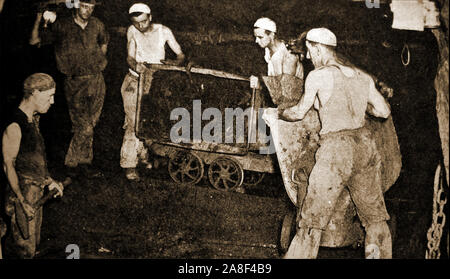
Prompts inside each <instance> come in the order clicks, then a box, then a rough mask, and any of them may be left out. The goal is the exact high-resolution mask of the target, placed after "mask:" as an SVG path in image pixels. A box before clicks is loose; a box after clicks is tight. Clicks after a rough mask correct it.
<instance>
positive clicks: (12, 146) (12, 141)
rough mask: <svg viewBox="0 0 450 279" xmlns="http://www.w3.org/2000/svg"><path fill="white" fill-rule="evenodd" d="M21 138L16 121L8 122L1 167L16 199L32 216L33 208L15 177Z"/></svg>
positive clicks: (3, 141) (3, 140) (3, 142)
mask: <svg viewBox="0 0 450 279" xmlns="http://www.w3.org/2000/svg"><path fill="white" fill-rule="evenodd" d="M21 139H22V132H21V130H20V127H19V125H18V124H17V123H12V124H10V125H9V126H8V127H7V128H6V130H5V132H4V133H3V137H2V154H3V169H4V171H5V174H6V177H7V179H8V182H9V185H10V186H11V189H12V190H13V192H14V193H15V194H16V197H17V199H18V200H19V201H20V203H21V204H22V206H23V208H24V210H25V213H26V214H27V216H33V215H34V213H35V210H34V209H33V207H32V206H31V205H30V204H28V202H27V201H26V200H25V197H24V196H23V194H22V191H21V190H20V187H19V179H18V177H17V173H16V169H15V163H16V158H17V155H18V154H19V148H20V141H21Z"/></svg>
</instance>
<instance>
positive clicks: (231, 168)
mask: <svg viewBox="0 0 450 279" xmlns="http://www.w3.org/2000/svg"><path fill="white" fill-rule="evenodd" d="M208 178H209V182H211V185H212V186H213V187H214V188H216V189H218V190H222V191H230V190H232V189H234V188H236V187H239V186H241V185H242V182H243V179H244V170H243V169H242V167H241V165H240V164H239V163H238V162H236V161H234V160H233V159H230V158H226V157H219V158H217V159H215V160H214V161H212V162H211V164H210V166H209V169H208Z"/></svg>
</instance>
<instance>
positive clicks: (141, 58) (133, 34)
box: [120, 24, 182, 168]
mask: <svg viewBox="0 0 450 279" xmlns="http://www.w3.org/2000/svg"><path fill="white" fill-rule="evenodd" d="M127 41H128V56H130V57H132V58H133V59H134V60H136V62H137V63H144V62H146V63H150V64H162V63H161V60H164V59H165V57H166V52H165V45H166V43H168V42H170V43H171V47H173V48H174V49H173V51H174V52H175V54H177V55H178V54H180V53H182V51H181V47H180V45H179V44H178V43H177V42H176V40H175V37H174V36H173V33H172V31H171V30H170V29H169V28H167V27H166V26H164V25H162V24H153V30H152V31H151V32H145V33H142V32H140V31H139V30H138V29H136V27H134V26H133V25H131V26H130V27H128V31H127ZM138 78H139V75H138V73H136V72H135V71H134V70H132V69H129V73H128V74H127V75H126V76H125V78H124V81H123V83H122V88H121V93H122V99H123V107H124V111H125V121H124V125H123V128H124V129H125V134H124V136H123V142H122V148H121V150H120V166H121V167H122V168H135V167H136V166H137V164H138V162H139V159H141V160H143V161H146V160H147V156H148V151H147V148H146V147H145V145H144V143H143V142H142V141H140V140H139V139H138V138H137V137H136V130H135V125H136V102H137V97H138V96H137V95H138ZM144 79H145V80H146V83H147V84H146V86H145V87H150V86H151V77H149V78H147V77H145V78H144Z"/></svg>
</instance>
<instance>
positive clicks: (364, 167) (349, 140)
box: [300, 67, 389, 230]
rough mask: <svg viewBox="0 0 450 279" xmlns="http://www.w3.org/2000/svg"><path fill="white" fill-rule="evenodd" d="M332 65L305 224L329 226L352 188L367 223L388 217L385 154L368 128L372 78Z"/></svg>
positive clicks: (304, 211) (305, 206)
mask: <svg viewBox="0 0 450 279" xmlns="http://www.w3.org/2000/svg"><path fill="white" fill-rule="evenodd" d="M329 69H330V70H332V71H333V77H334V85H333V86H334V90H333V94H332V95H331V96H330V98H329V100H328V102H327V103H326V104H323V105H322V107H320V108H319V116H320V118H321V123H322V130H321V135H320V137H321V139H320V142H319V145H320V147H319V149H318V150H317V153H316V164H315V165H314V168H313V170H312V171H311V175H310V177H309V187H308V193H307V195H306V198H305V201H304V203H303V207H302V211H301V220H300V227H302V228H315V229H322V230H323V229H325V228H326V226H327V224H328V222H329V221H330V218H331V217H332V214H333V212H334V207H335V205H336V202H337V200H338V198H339V196H340V194H341V193H342V191H343V189H344V187H348V190H349V192H350V195H351V197H352V200H353V202H354V203H355V205H356V208H357V212H358V215H359V217H360V219H361V222H362V224H363V225H364V226H367V225H368V224H373V223H377V222H381V221H385V220H388V219H389V215H388V213H387V210H386V206H385V203H384V197H383V190H382V176H381V157H380V154H379V151H378V148H377V145H376V142H375V139H374V137H373V133H372V132H371V131H369V130H368V129H367V128H365V127H363V126H364V124H365V112H366V108H367V100H368V92H369V91H368V90H366V89H368V88H369V87H368V86H369V83H368V82H369V80H368V79H366V78H365V77H360V76H359V74H358V73H357V72H356V76H354V77H351V78H349V77H344V74H343V73H342V72H341V71H340V69H339V68H337V67H329ZM361 86H362V87H361ZM342 99H345V100H346V101H343V100H342ZM338 112H339V113H338Z"/></svg>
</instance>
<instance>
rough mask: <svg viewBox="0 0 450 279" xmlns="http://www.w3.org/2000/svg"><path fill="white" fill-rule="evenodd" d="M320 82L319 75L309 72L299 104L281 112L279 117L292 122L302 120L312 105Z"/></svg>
mask: <svg viewBox="0 0 450 279" xmlns="http://www.w3.org/2000/svg"><path fill="white" fill-rule="evenodd" d="M321 82H322V78H321V76H320V75H319V73H318V72H311V73H310V74H309V75H308V77H307V78H306V81H305V94H304V95H303V97H302V99H301V100H300V102H299V103H298V104H297V105H295V106H293V107H291V108H288V109H286V110H284V111H282V112H281V113H280V116H281V117H282V118H286V119H289V120H292V121H295V120H302V119H303V118H304V117H305V115H306V113H308V111H309V110H310V109H311V108H312V106H313V105H314V101H315V100H316V97H317V94H318V92H319V87H320V84H321Z"/></svg>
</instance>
